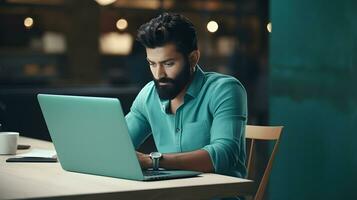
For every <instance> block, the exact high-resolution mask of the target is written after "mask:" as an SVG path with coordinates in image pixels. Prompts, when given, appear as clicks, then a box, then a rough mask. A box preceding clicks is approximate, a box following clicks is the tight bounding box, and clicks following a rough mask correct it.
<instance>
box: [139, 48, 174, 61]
mask: <svg viewBox="0 0 357 200" xmlns="http://www.w3.org/2000/svg"><path fill="white" fill-rule="evenodd" d="M180 55H181V54H180V53H179V52H178V51H177V50H176V46H175V45H174V44H166V45H164V46H161V47H155V48H146V56H147V59H148V60H151V61H157V62H159V61H163V60H167V59H175V58H178V57H180Z"/></svg>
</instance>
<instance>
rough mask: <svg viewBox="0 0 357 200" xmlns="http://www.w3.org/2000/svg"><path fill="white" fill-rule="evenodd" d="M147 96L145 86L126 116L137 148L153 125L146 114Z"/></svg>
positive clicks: (149, 132)
mask: <svg viewBox="0 0 357 200" xmlns="http://www.w3.org/2000/svg"><path fill="white" fill-rule="evenodd" d="M145 96H146V88H145V87H144V88H143V89H142V90H141V91H140V93H139V94H138V96H137V97H136V98H135V100H134V102H133V104H132V106H131V108H130V112H129V113H128V114H127V115H126V116H125V119H126V123H127V125H128V130H129V134H130V137H131V140H132V141H133V145H134V146H135V148H136V149H137V148H139V146H140V145H141V144H142V143H143V142H144V141H145V139H146V138H147V137H148V136H149V135H150V134H151V127H150V124H149V121H148V119H147V116H146V115H145V112H146V111H145V107H144V105H145Z"/></svg>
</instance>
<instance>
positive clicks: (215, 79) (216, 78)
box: [205, 72, 244, 90]
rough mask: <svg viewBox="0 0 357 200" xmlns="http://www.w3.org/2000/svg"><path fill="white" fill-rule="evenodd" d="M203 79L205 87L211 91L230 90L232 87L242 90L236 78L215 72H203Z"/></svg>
mask: <svg viewBox="0 0 357 200" xmlns="http://www.w3.org/2000/svg"><path fill="white" fill-rule="evenodd" d="M205 79H206V85H207V87H209V89H212V90H215V89H219V90H222V89H230V88H232V87H234V88H237V87H239V88H242V89H243V90H244V87H243V85H242V83H241V82H240V81H239V80H238V79H237V78H235V77H233V76H230V75H226V74H221V73H217V72H205Z"/></svg>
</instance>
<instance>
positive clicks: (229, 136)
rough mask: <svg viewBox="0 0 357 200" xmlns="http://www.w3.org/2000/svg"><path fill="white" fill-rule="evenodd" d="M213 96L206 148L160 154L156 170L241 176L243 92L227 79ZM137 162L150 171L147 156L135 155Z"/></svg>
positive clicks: (243, 140)
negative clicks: (234, 171) (158, 168)
mask: <svg viewBox="0 0 357 200" xmlns="http://www.w3.org/2000/svg"><path fill="white" fill-rule="evenodd" d="M217 90H219V91H217ZM214 94H217V95H215V99H214V100H213V101H212V104H211V108H210V110H212V113H213V122H212V127H211V133H210V135H211V137H210V139H211V140H210V144H208V145H206V146H205V147H203V148H202V149H200V150H196V151H192V152H185V153H173V154H164V155H163V159H162V160H160V167H163V168H167V169H182V170H193V171H201V172H216V173H220V174H227V175H235V176H241V177H243V176H244V175H245V167H244V165H245V164H244V163H245V161H244V158H245V137H244V130H245V124H246V119H247V102H246V93H245V90H244V88H243V87H242V86H240V85H239V84H238V83H237V82H236V81H233V79H231V80H230V81H225V82H223V84H221V85H219V87H217V89H216V91H214ZM192 139H194V137H193V138H192ZM138 158H139V161H140V163H141V166H142V168H150V167H152V161H151V159H150V157H149V155H145V154H141V153H138ZM232 168H234V169H237V168H238V169H239V170H240V172H239V174H232V171H231V170H232Z"/></svg>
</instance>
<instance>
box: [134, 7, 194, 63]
mask: <svg viewBox="0 0 357 200" xmlns="http://www.w3.org/2000/svg"><path fill="white" fill-rule="evenodd" d="M137 40H138V41H139V42H140V43H141V44H142V45H144V46H145V47H146V48H156V47H161V46H164V45H165V44H167V43H173V44H175V45H176V50H177V51H178V52H180V53H182V54H183V55H185V56H187V55H188V54H189V53H191V52H192V51H194V50H197V36H196V29H195V27H194V26H193V24H192V22H191V21H190V20H189V19H187V18H186V17H184V16H183V15H180V14H176V13H163V14H161V15H159V16H158V17H156V18H153V19H151V20H150V21H149V22H147V23H145V24H143V25H141V26H140V28H139V30H138V35H137Z"/></svg>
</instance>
